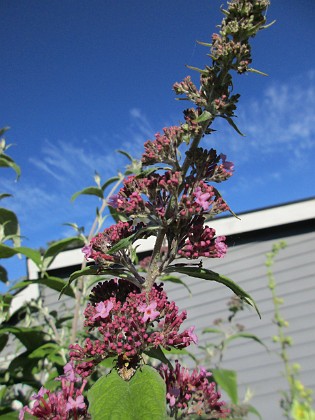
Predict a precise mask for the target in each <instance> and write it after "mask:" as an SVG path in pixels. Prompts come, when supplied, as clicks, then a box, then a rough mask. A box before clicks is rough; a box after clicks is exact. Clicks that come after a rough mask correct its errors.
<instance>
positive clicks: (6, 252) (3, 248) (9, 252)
mask: <svg viewBox="0 0 315 420" xmlns="http://www.w3.org/2000/svg"><path fill="white" fill-rule="evenodd" d="M16 254H18V252H17V251H16V250H15V249H14V248H11V247H10V246H8V245H5V244H0V258H11V257H13V255H16Z"/></svg>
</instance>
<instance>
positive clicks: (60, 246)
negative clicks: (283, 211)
mask: <svg viewBox="0 0 315 420" xmlns="http://www.w3.org/2000/svg"><path fill="white" fill-rule="evenodd" d="M72 244H76V245H82V246H83V245H84V240H83V239H82V238H80V237H79V236H72V237H71V238H65V239H61V240H60V241H57V242H54V243H53V244H52V245H51V246H50V247H49V248H48V249H47V251H46V252H45V254H44V259H46V258H49V257H55V256H56V255H57V254H59V252H61V251H63V250H64V249H65V248H67V247H68V246H69V245H72Z"/></svg>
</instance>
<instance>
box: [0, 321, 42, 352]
mask: <svg viewBox="0 0 315 420" xmlns="http://www.w3.org/2000/svg"><path fill="white" fill-rule="evenodd" d="M7 333H11V334H13V335H15V337H16V338H17V339H18V340H19V341H20V342H21V343H22V344H23V345H24V346H25V347H26V348H27V350H34V349H35V348H36V347H38V346H41V345H42V344H44V342H45V340H44V335H45V333H44V332H43V330H42V328H39V327H36V328H35V327H32V328H27V327H5V328H1V329H0V335H3V334H7Z"/></svg>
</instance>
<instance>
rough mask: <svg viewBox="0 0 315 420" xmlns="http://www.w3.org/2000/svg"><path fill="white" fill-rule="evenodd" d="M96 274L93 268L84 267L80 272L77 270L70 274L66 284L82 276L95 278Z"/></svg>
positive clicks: (96, 271) (95, 269)
mask: <svg viewBox="0 0 315 420" xmlns="http://www.w3.org/2000/svg"><path fill="white" fill-rule="evenodd" d="M96 274H99V273H98V270H97V268H96V267H94V266H89V267H84V268H82V270H77V271H75V272H74V273H72V274H71V276H70V277H69V281H68V284H71V283H72V282H73V281H74V280H76V279H78V278H79V277H82V276H95V275H96Z"/></svg>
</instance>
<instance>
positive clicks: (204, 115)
mask: <svg viewBox="0 0 315 420" xmlns="http://www.w3.org/2000/svg"><path fill="white" fill-rule="evenodd" d="M211 118H212V115H211V114H210V112H209V111H203V113H202V114H201V115H200V116H199V117H198V118H197V119H196V120H195V122H197V123H199V122H204V121H208V120H211Z"/></svg>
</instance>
